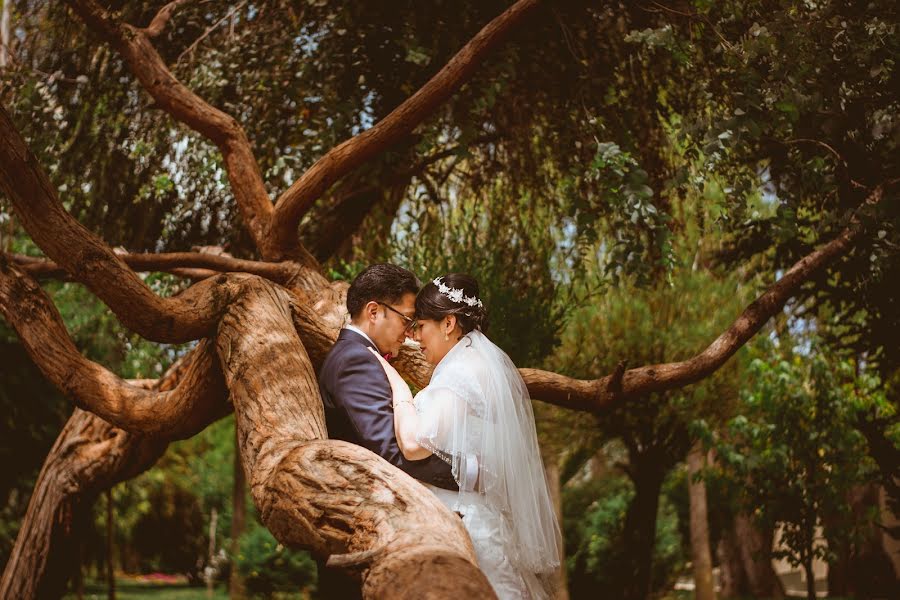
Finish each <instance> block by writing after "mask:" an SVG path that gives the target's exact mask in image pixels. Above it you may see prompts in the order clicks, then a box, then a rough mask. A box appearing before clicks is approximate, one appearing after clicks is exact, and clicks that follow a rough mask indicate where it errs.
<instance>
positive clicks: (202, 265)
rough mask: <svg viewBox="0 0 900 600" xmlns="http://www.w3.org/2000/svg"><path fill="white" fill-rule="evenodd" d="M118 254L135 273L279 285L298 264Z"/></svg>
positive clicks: (52, 268) (36, 273)
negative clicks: (231, 277) (237, 276)
mask: <svg viewBox="0 0 900 600" xmlns="http://www.w3.org/2000/svg"><path fill="white" fill-rule="evenodd" d="M117 254H118V253H117ZM118 256H119V257H120V258H121V259H122V260H123V261H124V262H125V264H126V265H128V266H129V267H131V268H132V269H133V270H134V271H137V272H150V271H155V272H163V273H175V272H177V271H178V270H181V269H205V270H206V272H205V275H206V276H207V277H208V276H209V275H210V274H218V273H247V274H249V275H259V276H260V277H263V278H265V279H268V280H270V281H274V282H275V283H279V284H282V285H283V284H286V283H288V282H289V281H291V279H292V278H293V277H294V276H295V275H296V274H297V271H298V270H299V269H301V267H300V265H298V264H297V263H295V262H293V261H283V262H280V263H269V262H261V261H255V260H242V259H239V258H233V257H231V256H225V255H221V254H209V253H206V252H163V253H159V254H150V253H141V254H118ZM12 260H13V262H15V263H16V265H18V266H19V268H21V269H22V270H23V271H25V272H26V273H28V274H29V275H31V276H33V277H39V278H47V279H61V278H65V276H66V275H67V273H66V271H65V269H63V268H62V267H60V266H59V265H57V264H56V263H55V262H53V261H52V260H47V259H45V258H35V257H33V256H25V255H22V254H14V255H12Z"/></svg>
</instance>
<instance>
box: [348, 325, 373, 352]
mask: <svg viewBox="0 0 900 600" xmlns="http://www.w3.org/2000/svg"><path fill="white" fill-rule="evenodd" d="M344 329H349V330H350V331H352V332H354V333H358V334H359V335H361V336H363V337H364V338H366V339H367V340H369V343H370V344H372V345H373V346H375V349H376V350H378V344H376V343H375V342H373V341H372V338H370V337H369V336H368V335H366V332H365V331H363V330H362V329H360V328H359V327H357V326H356V325H354V324H353V323H347V324H346V325H344Z"/></svg>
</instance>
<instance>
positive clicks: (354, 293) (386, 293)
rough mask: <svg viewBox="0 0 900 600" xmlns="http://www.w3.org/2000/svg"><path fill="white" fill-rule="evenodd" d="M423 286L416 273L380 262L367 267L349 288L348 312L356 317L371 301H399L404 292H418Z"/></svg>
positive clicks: (352, 316) (352, 317) (353, 317)
mask: <svg viewBox="0 0 900 600" xmlns="http://www.w3.org/2000/svg"><path fill="white" fill-rule="evenodd" d="M419 287H421V285H420V283H419V280H418V279H417V278H416V276H415V275H413V274H412V273H410V272H409V271H407V270H406V269H404V268H403V267H398V266H397V265H390V264H378V265H371V266H368V267H366V268H365V269H364V270H363V272H362V273H360V274H359V275H357V276H356V278H355V279H354V280H353V283H351V284H350V289H349V290H347V312H349V313H350V318H351V319H355V318H356V317H358V316H359V313H360V312H362V309H363V307H364V306H365V305H366V304H368V303H369V302H372V301H375V302H384V303H385V304H392V303H394V302H398V301H399V300H400V299H401V298H402V297H403V294H406V293H410V294H416V293H418V291H419Z"/></svg>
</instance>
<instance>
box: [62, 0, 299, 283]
mask: <svg viewBox="0 0 900 600" xmlns="http://www.w3.org/2000/svg"><path fill="white" fill-rule="evenodd" d="M68 3H69V5H70V6H71V7H72V8H73V9H74V10H75V12H76V13H78V15H79V16H80V17H81V18H82V20H84V22H85V23H86V24H87V25H88V27H90V28H91V29H92V30H94V31H95V32H96V33H98V34H99V35H100V36H101V37H102V38H103V39H105V40H106V41H107V42H109V44H110V45H112V46H113V47H114V48H115V49H116V50H117V51H118V52H119V53H120V54H121V55H122V57H123V58H124V59H125V61H126V62H127V63H128V66H129V68H130V69H131V72H132V73H133V74H134V75H135V77H137V79H138V81H140V83H141V85H142V86H143V87H144V89H145V90H146V91H147V93H149V94H150V95H151V96H152V97H153V99H154V100H155V101H156V104H157V105H158V106H159V107H160V108H162V109H163V110H165V111H166V112H167V113H169V114H170V115H171V116H172V117H174V118H175V119H177V120H178V121H181V122H182V123H184V124H185V125H187V126H188V127H190V128H191V129H193V130H195V131H197V132H198V133H200V134H201V135H203V136H205V137H207V138H209V139H210V140H211V141H212V142H213V143H214V144H215V145H216V146H217V147H218V148H219V150H221V152H222V157H223V159H224V161H225V168H226V171H227V172H228V180H229V181H230V182H231V189H232V191H233V192H234V197H235V199H236V200H237V203H238V206H239V207H240V210H241V216H242V217H243V220H244V223H246V224H247V228H248V230H249V231H250V235H251V237H252V238H253V240H254V242H255V243H256V247H257V249H258V250H259V251H260V253H261V254H262V256H263V258H266V259H273V258H275V256H274V254H273V252H272V251H271V249H270V246H271V243H270V240H269V236H268V235H267V231H268V228H269V223H270V221H271V219H272V215H273V207H272V202H271V200H270V199H269V196H268V194H267V193H266V188H265V185H264V183H263V179H262V175H261V173H260V170H259V165H258V163H257V162H256V156H255V155H254V153H253V149H252V147H251V145H250V140H249V139H248V138H247V134H246V133H245V132H244V129H243V128H242V127H241V125H240V124H239V123H238V122H237V120H235V119H234V118H233V117H232V116H230V115H228V114H226V113H225V112H223V111H221V110H219V109H218V108H215V107H213V106H211V105H210V104H208V103H207V102H206V101H204V100H203V99H202V98H200V97H199V96H197V95H196V94H195V93H194V92H193V91H191V90H190V89H189V88H187V87H186V86H185V85H184V84H182V83H181V82H180V81H179V80H178V79H177V78H176V77H175V76H174V75H173V74H172V72H171V71H170V70H169V69H168V67H167V66H166V64H165V62H163V60H162V58H161V57H160V55H159V53H158V52H157V51H156V48H154V47H153V43H152V42H151V40H150V37H151V36H150V34H149V33H148V32H151V33H152V31H155V30H156V29H155V28H154V24H153V23H151V25H150V27H149V28H148V29H146V30H145V29H140V28H137V27H133V26H131V25H128V24H127V23H122V22H120V21H118V20H116V19H115V18H114V17H113V16H112V15H110V14H109V13H108V12H107V11H105V10H104V9H103V8H102V7H101V6H100V5H99V4H98V3H97V2H95V1H94V0H69V2H68ZM174 4H177V3H176V2H173V3H170V4H169V5H168V6H167V7H165V8H163V10H162V11H160V14H159V15H157V17H156V18H154V23H157V22H158V21H157V20H158V19H159V21H161V22H162V23H165V21H166V20H168V18H169V16H171V12H172V11H173V10H174V9H175V8H176V7H175V6H172V5H174ZM169 7H171V10H169V11H167V9H168V8H169ZM163 13H165V14H163ZM161 27H162V26H160V29H161ZM292 250H293V252H292V254H291V257H292V258H295V259H298V260H300V261H301V262H303V263H304V264H306V265H309V266H313V267H314V266H316V262H315V259H313V258H312V256H311V255H310V254H309V253H308V252H306V251H305V250H303V249H302V248H301V247H299V245H298V244H297V243H296V241H295V243H294V245H293V246H292ZM282 257H285V255H284V253H281V255H280V256H279V258H282Z"/></svg>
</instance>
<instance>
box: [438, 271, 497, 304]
mask: <svg viewBox="0 0 900 600" xmlns="http://www.w3.org/2000/svg"><path fill="white" fill-rule="evenodd" d="M443 279H444V278H443V277H435V278H434V279H432V280H431V283H433V284H434V285H436V286H437V289H438V291H439V292H440V293H442V294H443V295H445V296H447V297H448V298H450V299H451V300H453V301H454V302H457V303H464V304H466V305H468V306H477V307H478V308H482V307H484V304H482V302H481V300H479V299H478V298H476V297H475V296H466V295H464V294H463V290H462V288H452V287H450V286H449V285H447V284H446V283H444V282H443V281H442V280H443Z"/></svg>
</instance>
